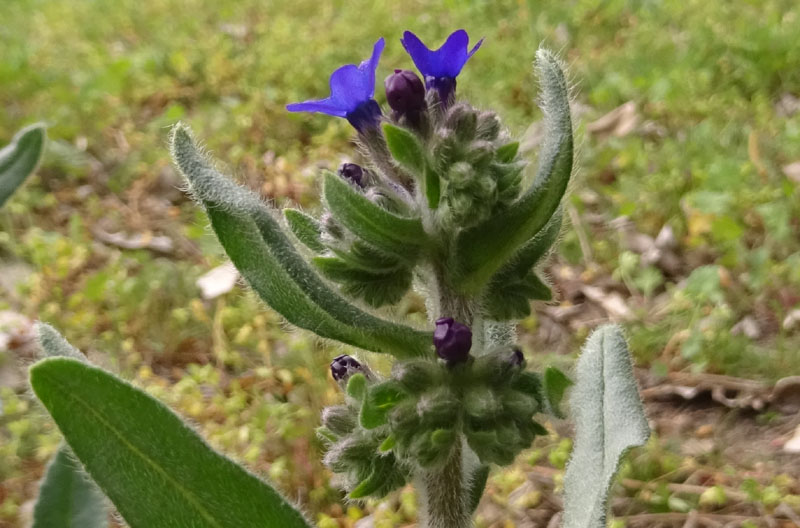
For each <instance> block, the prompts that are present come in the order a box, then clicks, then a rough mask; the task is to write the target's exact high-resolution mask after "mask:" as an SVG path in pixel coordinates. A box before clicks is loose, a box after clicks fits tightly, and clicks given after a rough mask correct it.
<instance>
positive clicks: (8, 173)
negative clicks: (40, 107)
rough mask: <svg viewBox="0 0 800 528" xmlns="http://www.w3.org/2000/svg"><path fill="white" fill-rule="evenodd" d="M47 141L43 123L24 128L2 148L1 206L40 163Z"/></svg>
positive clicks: (0, 152) (0, 172) (0, 154)
mask: <svg viewBox="0 0 800 528" xmlns="http://www.w3.org/2000/svg"><path fill="white" fill-rule="evenodd" d="M44 143H45V127H44V125H43V124H41V123H37V124H35V125H31V126H28V127H25V128H23V129H22V130H20V131H19V132H17V134H16V135H15V136H14V138H13V139H12V140H11V143H9V144H8V145H6V146H5V147H3V149H2V150H0V207H3V204H4V203H6V200H8V199H9V198H10V197H11V195H12V194H13V193H14V191H16V190H17V188H18V187H19V186H20V185H22V182H24V181H25V178H27V177H28V176H29V175H30V174H31V173H32V172H33V171H34V170H36V166H37V165H38V164H39V160H40V159H41V157H42V152H43V151H44Z"/></svg>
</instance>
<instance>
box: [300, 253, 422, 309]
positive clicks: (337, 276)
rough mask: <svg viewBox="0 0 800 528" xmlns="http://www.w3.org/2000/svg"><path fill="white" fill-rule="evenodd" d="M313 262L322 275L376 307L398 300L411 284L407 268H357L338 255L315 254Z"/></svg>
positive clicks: (354, 296)
mask: <svg viewBox="0 0 800 528" xmlns="http://www.w3.org/2000/svg"><path fill="white" fill-rule="evenodd" d="M312 262H313V263H314V265H315V266H316V267H317V269H319V271H320V272H321V273H322V275H324V276H325V277H327V278H328V279H330V280H332V281H333V282H336V283H339V284H341V287H342V292H343V293H344V294H345V295H348V296H349V297H351V298H354V299H361V300H363V301H364V302H366V303H367V304H369V305H370V306H374V307H376V308H377V307H380V306H384V305H387V304H396V303H397V302H399V301H400V299H402V298H403V295H405V294H406V292H407V291H408V290H409V288H411V279H412V276H411V270H410V269H408V268H397V269H395V270H392V271H388V272H380V273H373V272H369V271H366V270H363V269H359V268H355V267H353V266H351V265H350V264H349V263H347V262H345V261H343V260H342V259H340V258H338V257H314V259H312Z"/></svg>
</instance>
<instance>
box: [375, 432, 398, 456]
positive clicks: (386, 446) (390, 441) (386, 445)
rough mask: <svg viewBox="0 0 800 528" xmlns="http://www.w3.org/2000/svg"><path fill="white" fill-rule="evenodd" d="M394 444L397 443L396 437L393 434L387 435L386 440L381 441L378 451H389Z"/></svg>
mask: <svg viewBox="0 0 800 528" xmlns="http://www.w3.org/2000/svg"><path fill="white" fill-rule="evenodd" d="M395 444H397V438H396V437H395V436H394V435H389V436H387V437H386V440H384V441H383V442H381V445H380V446H379V447H378V451H380V452H381V453H385V452H387V451H391V450H392V448H393V447H394V446H395Z"/></svg>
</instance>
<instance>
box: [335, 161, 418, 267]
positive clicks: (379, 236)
mask: <svg viewBox="0 0 800 528" xmlns="http://www.w3.org/2000/svg"><path fill="white" fill-rule="evenodd" d="M322 195H323V197H324V199H325V204H326V205H327V206H328V208H329V209H330V211H331V213H332V214H333V216H334V217H335V218H336V219H337V220H339V221H340V222H341V223H342V224H343V225H344V226H345V227H346V228H347V229H349V230H350V231H352V232H353V233H355V234H356V235H357V236H359V237H361V238H362V239H363V240H364V241H365V242H368V243H369V244H371V245H373V246H375V247H376V248H378V249H380V250H382V251H385V252H387V253H389V254H391V255H394V256H396V257H399V258H401V259H406V260H408V261H410V262H412V263H413V262H414V260H415V257H416V255H417V251H418V250H419V249H421V248H422V247H424V246H425V243H426V239H427V234H426V233H425V230H424V229H423V228H422V222H421V221H420V219H419V218H404V217H400V216H397V215H395V214H393V213H390V212H389V211H387V210H386V209H384V208H382V207H380V206H378V205H377V204H375V203H373V202H371V201H370V200H369V199H367V198H366V197H365V196H364V195H363V194H362V193H360V192H359V191H358V190H356V189H355V188H354V187H353V186H352V185H350V184H349V183H347V182H346V181H344V180H343V179H342V178H339V177H338V176H336V175H335V174H333V173H330V172H328V173H326V174H325V180H324V187H323V192H322Z"/></svg>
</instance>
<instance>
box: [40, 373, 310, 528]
mask: <svg viewBox="0 0 800 528" xmlns="http://www.w3.org/2000/svg"><path fill="white" fill-rule="evenodd" d="M30 382H31V387H32V388H33V391H34V393H35V394H36V396H37V398H39V400H40V401H41V402H42V404H43V405H44V407H45V408H46V409H47V411H48V412H49V413H50V415H51V416H52V417H53V420H55V422H56V424H57V425H58V428H59V429H60V430H61V432H62V433H63V434H64V438H65V439H66V441H67V443H68V444H69V446H70V448H71V449H72V451H73V452H74V453H75V455H76V456H77V457H78V459H79V460H80V462H81V464H82V465H83V467H84V468H85V469H86V471H87V472H88V473H89V475H90V476H91V477H92V479H93V480H94V481H95V482H96V483H97V485H98V486H99V487H100V489H102V490H103V492H104V493H105V494H106V495H107V496H108V498H109V499H110V500H111V502H113V503H114V505H115V506H116V508H117V510H118V511H119V513H120V515H122V517H123V518H124V519H125V521H126V522H127V523H128V525H129V526H131V528H170V527H174V526H193V527H197V528H206V527H207V528H241V527H243V526H285V527H287V528H308V527H309V524H308V523H307V522H306V520H305V518H304V517H303V515H302V514H301V513H300V512H299V511H298V510H296V509H295V508H294V507H293V506H292V505H291V504H290V503H289V502H288V501H287V500H286V499H284V498H283V497H282V496H281V495H280V494H279V493H278V492H277V491H275V489H273V488H272V487H271V486H269V485H268V484H267V483H266V482H264V481H263V480H261V479H260V478H258V477H256V476H255V475H253V474H252V473H249V472H248V471H246V470H245V469H244V468H242V467H241V466H238V465H236V464H235V463H233V462H232V461H231V460H229V459H227V458H225V457H224V456H222V455H220V454H219V453H217V452H215V451H214V450H212V449H211V448H210V447H209V446H208V444H206V443H205V442H204V441H203V440H202V439H201V438H200V436H198V435H197V433H195V432H194V431H193V430H192V429H191V428H189V427H188V426H187V425H186V424H185V423H183V421H181V419H180V418H178V417H177V416H176V415H175V414H174V413H173V412H172V411H170V410H169V409H168V408H167V407H165V406H164V405H163V404H161V403H160V402H158V401H157V400H155V399H154V398H153V397H151V396H150V395H148V394H147V393H145V392H144V391H141V390H139V389H137V388H135V387H133V386H131V385H129V384H128V383H126V382H124V381H122V380H120V379H118V378H116V377H114V376H112V375H111V374H109V373H108V372H105V371H103V370H101V369H99V368H96V367H93V366H91V365H88V364H86V363H84V362H81V361H78V360H75V359H71V358H66V357H49V358H46V359H43V360H41V361H39V362H38V363H36V364H35V365H33V366H32V367H31V369H30ZM47 526H48V527H50V526H63V525H59V524H47ZM83 526H87V525H81V527H83Z"/></svg>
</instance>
